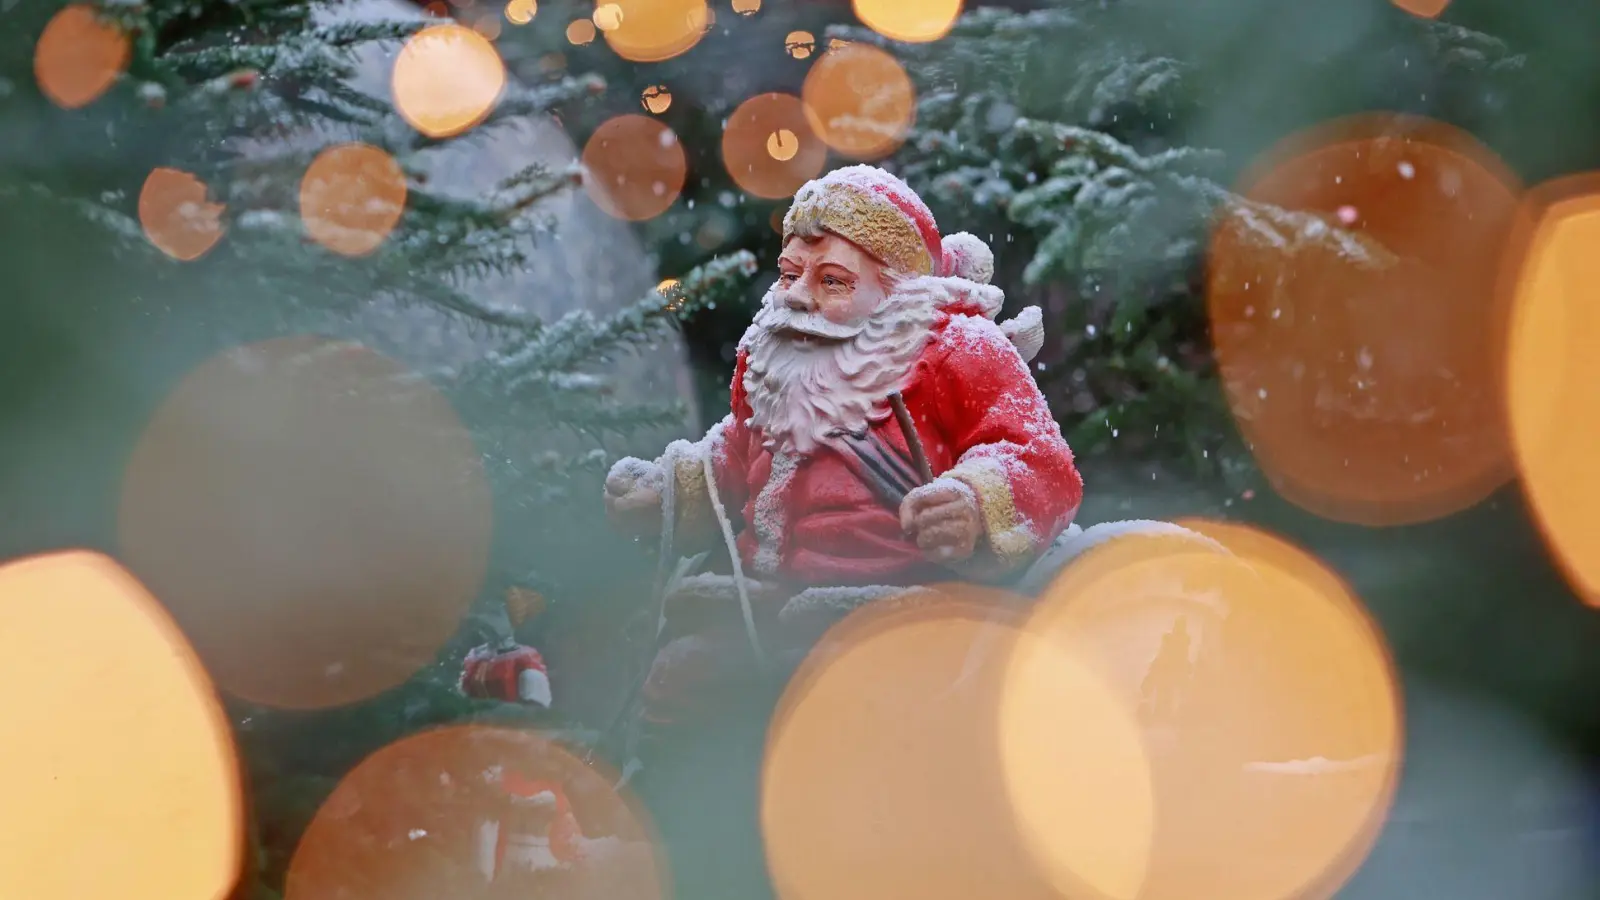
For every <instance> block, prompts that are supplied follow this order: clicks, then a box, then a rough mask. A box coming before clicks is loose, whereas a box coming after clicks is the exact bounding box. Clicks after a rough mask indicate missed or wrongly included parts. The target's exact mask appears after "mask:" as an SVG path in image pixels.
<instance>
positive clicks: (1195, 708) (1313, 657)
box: [999, 522, 1403, 900]
mask: <svg viewBox="0 0 1600 900" xmlns="http://www.w3.org/2000/svg"><path fill="white" fill-rule="evenodd" d="M1185 524H1188V525H1189V526H1190V528H1192V529H1195V530H1196V531H1198V532H1200V533H1202V534H1205V535H1208V536H1209V537H1211V538H1212V539H1214V540H1215V541H1216V542H1217V543H1218V544H1219V545H1220V546H1221V547H1223V548H1226V550H1227V551H1228V552H1218V550H1217V548H1216V546H1206V545H1203V544H1201V543H1199V542H1198V541H1196V540H1194V539H1193V538H1189V539H1184V538H1181V537H1177V536H1174V537H1150V536H1127V537H1124V538H1120V539H1116V540H1113V541H1111V542H1109V543H1106V544H1103V545H1100V546H1099V547H1096V548H1094V549H1092V550H1090V551H1089V552H1088V553H1087V554H1085V555H1084V556H1082V557H1080V558H1079V559H1078V560H1077V561H1075V562H1074V563H1073V564H1072V565H1071V566H1069V567H1068V568H1067V569H1066V570H1065V571H1064V572H1062V573H1061V575H1060V576H1059V577H1058V579H1057V580H1056V582H1055V583H1054V584H1052V585H1051V586H1050V587H1049V588H1048V589H1047V591H1046V592H1045V594H1044V595H1043V596H1042V597H1041V598H1040V600H1039V602H1038V604H1037V605H1036V606H1035V608H1034V611H1033V612H1032V613H1031V615H1030V617H1029V619H1028V621H1027V622H1026V623H1025V625H1024V626H1023V627H1024V629H1025V631H1026V632H1027V633H1028V635H1029V637H1030V638H1031V639H1032V640H1029V641H1024V642H1021V643H1019V644H1018V650H1017V652H1015V653H1014V654H1013V656H1012V660H1011V663H1010V666H1009V669H1008V671H1007V674H1006V680H1005V688H1004V691H1003V695H1002V696H1003V700H1002V703H1001V708H1000V717H999V721H1000V728H1001V731H1002V748H1003V749H1004V751H1005V754H1004V759H1005V761H1006V775H1007V779H1006V784H1007V787H1008V789H1009V792H1010V797H1011V799H1012V802H1013V803H1014V804H1015V805H1016V808H1017V810H1018V813H1019V820H1020V822H1021V823H1022V826H1023V830H1024V834H1025V835H1026V836H1027V837H1028V838H1029V845H1030V846H1031V847H1032V848H1033V850H1034V853H1035V856H1036V858H1037V859H1039V861H1040V862H1041V863H1042V864H1043V866H1044V868H1045V869H1046V870H1047V871H1049V872H1050V873H1051V874H1052V875H1053V876H1054V877H1055V883H1056V884H1057V886H1058V887H1060V888H1061V889H1062V890H1063V891H1065V892H1066V893H1067V895H1068V896H1079V895H1080V894H1082V890H1081V887H1077V888H1075V887H1074V885H1082V884H1087V885H1088V887H1089V888H1091V889H1092V893H1088V894H1085V896H1102V897H1119V898H1129V900H1131V898H1133V897H1135V896H1137V897H1138V898H1139V900H1190V898H1194V897H1230V898H1236V900H1297V898H1301V897H1310V896H1318V897H1326V896H1331V895H1332V894H1334V893H1335V892H1336V891H1337V889H1338V887H1339V886H1340V885H1341V884H1342V883H1343V882H1344V880H1345V879H1347V878H1348V877H1349V876H1350V874H1351V873H1352V872H1353V871H1354V869H1355V867H1356V865H1357V864H1358V863H1359V862H1360V860H1361V859H1362V858H1364V856H1365V855H1366V853H1367V852H1368V850H1369V849H1370V848H1371V846H1372V844H1373V842H1374V840H1375V839H1376V836H1377V833H1378V831H1379V830H1380V829H1381V827H1382V823H1383V821H1384V818H1385V816H1386V814H1387V811H1388V809H1389V805H1390V803H1391V801H1392V798H1393V794H1394V790H1395V787H1396V784H1397V773H1398V771H1399V766H1400V762H1401V756H1402V735H1403V729H1402V724H1401V712H1400V700H1399V692H1398V685H1397V680H1396V676H1395V673H1394V670H1393V666H1392V664H1391V662H1390V659H1389V656H1388V652H1387V648H1386V647H1385V646H1384V644H1383V642H1382V639H1381V636H1380V634H1379V632H1378V631H1377V629H1376V628H1375V627H1374V625H1373V624H1372V622H1371V621H1370V619H1369V618H1368V616H1367V615H1366V613H1365V611H1364V609H1363V608H1362V607H1361V605H1360V604H1359V602H1358V601H1357V600H1356V599H1355V598H1354V597H1353V596H1352V595H1351V594H1350V593H1349V591H1348V590H1347V589H1346V588H1345V586H1344V585H1343V584H1342V582H1340V581H1339V579H1338V578H1337V577H1335V576H1334V575H1332V574H1331V573H1330V572H1328V571H1327V570H1326V569H1325V568H1324V567H1323V566H1322V565H1321V564H1320V563H1319V562H1318V561H1317V560H1315V559H1314V558H1313V557H1311V556H1310V555H1309V554H1306V553H1305V552H1303V551H1301V550H1298V549H1297V548H1294V547H1291V546H1289V545H1288V544H1285V543H1284V542H1282V541H1280V540H1278V539H1276V538H1274V537H1272V536H1270V535H1267V534H1264V533H1261V532H1257V531H1254V530H1251V529H1248V528H1245V527H1243V526H1237V525H1225V524H1221V523H1212V522H1191V523H1185ZM1069 661H1070V662H1071V663H1075V664H1076V665H1078V666H1081V667H1083V668H1084V669H1085V670H1087V671H1088V672H1089V673H1092V674H1093V675H1094V676H1095V677H1096V678H1098V679H1100V680H1101V681H1102V683H1103V684H1104V685H1105V686H1106V689H1107V690H1108V691H1109V692H1110V695H1111V697H1112V700H1113V702H1114V703H1115V704H1116V705H1117V707H1118V708H1119V709H1121V710H1122V711H1123V712H1124V714H1125V715H1126V716H1127V717H1128V718H1129V719H1130V720H1132V721H1136V722H1137V723H1138V729H1139V733H1140V735H1141V744H1142V746H1143V748H1144V751H1145V754H1146V756H1145V761H1146V764H1147V765H1148V771H1149V778H1150V781H1149V790H1150V791H1151V792H1152V796H1153V804H1154V805H1153V809H1154V820H1153V821H1154V823H1155V825H1154V831H1153V832H1147V831H1142V830H1141V829H1140V827H1138V826H1139V824H1140V823H1148V822H1149V821H1150V820H1149V819H1146V818H1143V815H1142V814H1137V815H1136V813H1137V811H1138V810H1139V809H1141V808H1143V806H1144V805H1145V804H1147V803H1149V802H1151V801H1150V799H1149V798H1146V797H1145V795H1144V793H1143V792H1144V790H1145V789H1146V787H1145V784H1144V783H1143V782H1142V781H1140V780H1139V777H1138V774H1137V771H1136V770H1135V769H1133V768H1130V766H1131V765H1132V759H1131V757H1128V756H1127V755H1126V754H1124V755H1123V756H1122V757H1120V758H1112V757H1110V752H1109V751H1104V752H1105V754H1106V756H1107V758H1106V759H1104V760H1103V761H1101V762H1100V763H1099V764H1098V765H1097V766H1096V767H1095V768H1097V769H1103V770H1105V771H1108V772H1111V773H1114V774H1115V775H1116V781H1115V782H1113V783H1111V784H1103V783H1102V784H1096V783H1093V782H1091V781H1090V779H1091V778H1092V777H1093V772H1085V773H1081V774H1080V777H1081V778H1083V780H1084V781H1085V782H1087V783H1088V784H1087V786H1083V787H1081V788H1080V789H1081V790H1083V791H1085V792H1086V794H1087V796H1090V797H1093V798H1094V799H1095V809H1098V810H1101V812H1099V813H1098V815H1090V814H1088V813H1087V812H1086V811H1084V810H1081V809H1079V808H1077V806H1076V804H1074V803H1070V802H1066V801H1064V800H1063V801H1061V802H1052V801H1051V794H1050V791H1048V790H1042V789H1041V786H1056V785H1060V784H1062V781H1063V779H1065V778H1067V777H1068V776H1069V775H1070V774H1072V773H1067V772H1056V771H1053V770H1052V769H1051V767H1050V765H1049V762H1050V748H1051V747H1052V746H1053V745H1055V746H1058V745H1070V744H1071V743H1072V742H1073V737H1072V720H1071V719H1070V718H1061V719H1057V720H1054V721H1048V720H1049V719H1050V717H1049V716H1048V715H1047V714H1045V713H1044V712H1042V710H1045V709H1048V708H1050V705H1051V704H1050V702H1049V698H1050V697H1051V696H1052V692H1056V691H1061V690H1065V685H1068V684H1071V683H1073V682H1072V681H1071V680H1070V679H1068V676H1069V675H1070V674H1071V671H1072V670H1071V669H1070V668H1069V667H1068V662H1069ZM1108 721H1109V720H1108ZM1084 752H1087V751H1084ZM1117 785H1120V787H1119V788H1117V789H1119V790H1121V791H1123V792H1124V793H1126V795H1127V802H1128V803H1129V804H1135V806H1134V809H1133V810H1128V809H1123V808H1121V807H1119V806H1118V804H1117V802H1116V798H1115V797H1114V796H1112V795H1111V794H1110V793H1109V792H1111V791H1112V790H1113V787H1115V786H1117ZM1130 817H1131V818H1130Z"/></svg>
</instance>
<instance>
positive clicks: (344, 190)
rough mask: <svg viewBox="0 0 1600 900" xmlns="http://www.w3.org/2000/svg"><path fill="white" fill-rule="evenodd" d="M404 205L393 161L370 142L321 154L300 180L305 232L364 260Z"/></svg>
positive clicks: (401, 174) (402, 177) (343, 253)
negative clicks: (363, 257)
mask: <svg viewBox="0 0 1600 900" xmlns="http://www.w3.org/2000/svg"><path fill="white" fill-rule="evenodd" d="M405 207H406V177H405V173H404V172H402V171H401V170H400V164H399V163H397V162H395V160H394V157H392V156H390V155H389V154H388V153H386V152H384V151H383V150H380V149H378V148H377V147H374V146H371V145H370V144H361V143H349V144H338V145H336V146H333V147H329V148H327V149H325V150H323V151H322V152H320V153H318V154H317V157H316V159H314V160H312V161H311V165H310V166H308V167H307V168H306V174H305V177H303V178H302V179H301V180H300V219H301V221H302V222H304V223H305V227H306V233H307V234H309V235H310V236H311V239H312V240H314V241H316V242H317V243H319V244H321V245H322V246H324V247H327V248H328V249H329V250H332V251H333V252H335V253H338V254H340V255H341V256H365V255H367V254H368V253H371V252H372V251H374V250H376V249H378V247H379V246H381V245H382V244H383V241H384V239H385V238H387V237H388V236H389V233H390V232H391V231H393V230H394V227H395V225H396V224H397V223H398V222H399V221H400V216H401V214H402V213H404V212H405Z"/></svg>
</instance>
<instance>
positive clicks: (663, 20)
mask: <svg viewBox="0 0 1600 900" xmlns="http://www.w3.org/2000/svg"><path fill="white" fill-rule="evenodd" d="M606 7H613V8H615V10H616V15H617V17H618V19H617V24H616V26H615V27H613V28H610V29H605V39H606V43H607V44H610V45H611V49H612V50H614V51H616V54H617V55H618V56H620V57H622V58H623V59H626V60H628V61H630V62H639V63H649V62H662V61H664V60H668V59H671V58H673V57H674V56H677V55H679V54H681V53H683V52H685V51H687V50H688V49H689V48H691V47H693V46H694V45H695V44H698V43H699V42H700V38H701V37H702V36H704V35H705V33H706V31H707V30H708V29H709V28H710V27H711V9H710V7H708V6H706V3H705V0H615V2H611V3H606V4H604V5H603V6H602V7H601V8H602V9H604V8H606ZM596 12H597V14H598V10H596ZM596 24H600V22H599V19H598V18H597V19H596Z"/></svg>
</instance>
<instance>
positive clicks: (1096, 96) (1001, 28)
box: [830, 0, 1521, 476]
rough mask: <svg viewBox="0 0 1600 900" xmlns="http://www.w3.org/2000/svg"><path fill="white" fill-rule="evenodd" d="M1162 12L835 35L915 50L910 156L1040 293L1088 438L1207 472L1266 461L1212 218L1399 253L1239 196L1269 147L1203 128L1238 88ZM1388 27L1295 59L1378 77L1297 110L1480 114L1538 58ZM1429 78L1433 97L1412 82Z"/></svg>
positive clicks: (1085, 450)
mask: <svg viewBox="0 0 1600 900" xmlns="http://www.w3.org/2000/svg"><path fill="white" fill-rule="evenodd" d="M1150 15H1152V14H1151V13H1149V12H1148V11H1147V10H1146V9H1144V8H1142V7H1141V6H1140V5H1137V4H1130V3H1118V2H1101V0H1081V2H1062V3H1056V4H1051V5H1050V6H1048V7H1047V8H1043V9H1036V10H1032V11H1022V12H1019V11H1011V10H1002V9H993V8H982V9H977V10H974V11H972V12H970V13H968V14H967V15H965V16H963V17H962V18H961V19H960V20H959V22H958V23H957V24H956V26H955V28H954V29H953V30H952V31H951V33H950V34H949V35H948V36H947V37H945V38H944V39H942V40H940V41H938V42H935V43H931V44H920V45H899V44H894V43H892V42H889V41H886V40H884V39H883V38H881V37H880V36H878V35H876V34H874V33H872V32H870V31H866V30H864V29H860V28H842V29H838V30H837V31H836V32H830V34H834V33H837V35H838V36H840V37H843V38H846V39H849V40H859V41H866V42H871V43H875V44H878V45H880V46H884V47H886V48H890V49H892V50H893V51H894V52H895V53H897V54H898V55H899V56H900V57H901V59H902V60H903V61H904V63H905V65H906V68H907V71H908V72H909V74H910V75H911V77H912V80H913V82H914V83H915V85H916V87H917V90H918V98H919V102H918V106H917V117H916V125H915V127H914V129H913V131H912V133H911V135H910V137H909V139H908V141H907V144H906V146H905V147H904V148H902V150H901V151H900V152H899V153H897V154H896V156H895V158H894V161H893V164H894V166H895V167H896V168H897V170H898V171H899V172H900V174H901V175H902V176H903V177H905V178H906V179H907V181H909V182H910V183H911V185H912V186H913V187H915V188H917V189H918V190H919V191H921V192H922V194H923V196H924V198H925V199H927V200H928V202H929V203H930V205H931V206H932V207H933V209H934V212H935V214H936V215H937V216H938V217H939V219H940V222H941V223H942V224H945V226H946V227H947V228H960V229H964V230H969V231H972V232H974V233H976V234H978V235H979V236H980V237H984V238H986V239H987V240H989V241H990V242H991V243H992V244H993V245H994V248H995V253H996V263H997V267H998V274H997V275H996V282H997V283H999V284H1001V285H1003V286H1004V287H1006V288H1007V290H1008V294H1009V296H1010V298H1011V302H1012V303H1013V304H1015V305H1023V304H1030V303H1038V304H1040V305H1041V306H1043V307H1044V309H1045V315H1046V341H1047V342H1046V347H1045V350H1044V352H1043V353H1041V355H1040V359H1039V371H1038V378H1039V381H1040V384H1041V387H1043V388H1044V390H1045V392H1046V394H1047V396H1049V397H1050V399H1051V400H1052V405H1053V407H1054V409H1055V412H1056V415H1057V416H1058V417H1059V418H1061V419H1062V420H1063V424H1064V427H1065V428H1066V430H1067V437H1068V440H1069V442H1070V443H1071V444H1072V446H1073V447H1074V448H1075V450H1076V451H1077V452H1078V453H1079V454H1080V455H1091V454H1095V453H1097V452H1100V451H1105V450H1110V449H1113V448H1114V449H1115V451H1116V452H1117V453H1118V454H1119V456H1123V457H1126V455H1128V454H1130V453H1131V454H1138V455H1144V456H1155V457H1157V458H1171V457H1173V456H1175V455H1176V456H1178V457H1180V458H1184V459H1186V460H1187V461H1188V466H1189V467H1190V468H1191V469H1193V470H1198V471H1200V472H1207V473H1217V472H1219V471H1220V472H1223V473H1224V474H1228V475H1230V476H1243V475H1244V474H1245V473H1246V472H1247V470H1248V468H1249V462H1248V458H1247V455H1246V454H1245V453H1243V452H1242V448H1240V447H1239V445H1238V443H1237V441H1236V440H1235V439H1234V437H1233V429H1232V426H1231V424H1230V422H1229V420H1228V413H1227V408H1226V406H1225V403H1224V401H1223V398H1222V396H1221V394H1220V392H1219V391H1218V390H1217V387H1216V383H1215V378H1214V371H1213V367H1212V361H1211V359H1210V356H1209V348H1208V345H1207V335H1206V323H1205V309H1204V303H1203V299H1202V284H1201V278H1202V259H1203V256H1204V252H1205V249H1206V244H1207V239H1208V230H1209V227H1210V226H1211V225H1212V224H1213V223H1214V222H1217V221H1234V222H1236V223H1238V222H1244V223H1247V227H1245V228H1244V229H1243V233H1244V234H1247V235H1248V236H1249V239H1250V240H1253V241H1256V242H1259V243H1261V244H1262V245H1263V246H1273V247H1288V248H1291V252H1296V253H1298V252H1314V253H1331V254H1334V255H1335V256H1337V257H1338V258H1340V259H1342V260H1344V261H1345V262H1346V263H1347V264H1349V265H1353V266H1364V267H1371V266H1384V265H1388V264H1389V261H1390V255H1389V254H1388V252H1387V251H1386V250H1385V249H1384V248H1383V247H1381V246H1379V245H1377V244H1376V243H1375V242H1373V241H1372V240H1371V239H1370V238H1368V237H1366V236H1363V235H1360V234H1356V233H1351V232H1349V231H1346V230H1344V229H1342V228H1341V227H1340V226H1339V223H1337V222H1333V221H1324V220H1322V219H1319V217H1316V216H1313V215H1310V214H1307V213H1297V212H1292V211H1288V210H1282V209H1276V208H1271V207H1266V206H1262V205H1260V204H1254V203H1250V202H1247V201H1245V200H1243V199H1242V198H1240V197H1237V196H1235V195H1233V194H1232V193H1230V191H1229V190H1228V183H1229V179H1230V178H1231V176H1232V175H1234V174H1235V173H1237V171H1238V170H1239V168H1240V167H1241V165H1242V162H1244V161H1247V160H1240V159H1238V158H1237V157H1238V156H1240V155H1242V154H1243V153H1245V152H1251V151H1253V150H1259V149H1260V148H1259V147H1256V148H1250V147H1239V146H1234V147H1230V148H1228V152H1224V150H1222V149H1211V148H1206V147H1203V146H1195V145H1194V144H1193V137H1194V132H1195V131H1197V130H1200V129H1198V128H1197V127H1196V126H1197V125H1199V124H1204V120H1206V119H1207V117H1213V116H1215V115H1216V114H1215V113H1214V112H1213V110H1215V109H1217V108H1227V107H1229V105H1230V104H1229V102H1228V97H1227V95H1226V94H1225V93H1223V92H1222V90H1220V89H1219V88H1220V86H1223V85H1226V84H1227V73H1226V72H1225V71H1219V70H1221V69H1225V67H1226V63H1219V62H1217V61H1216V60H1215V59H1212V58H1208V57H1202V58H1205V59H1206V60H1207V61H1206V62H1205V63H1204V64H1201V63H1196V62H1191V61H1190V60H1191V59H1193V58H1195V57H1196V56H1198V54H1196V53H1194V52H1193V50H1192V48H1190V47H1186V46H1185V36H1176V37H1175V36H1174V35H1172V34H1171V33H1170V32H1169V31H1167V30H1166V29H1165V28H1163V27H1161V26H1160V23H1155V24H1152V22H1151V21H1150V20H1149V17H1150ZM1374 30H1375V32H1377V35H1376V36H1377V37H1379V38H1381V41H1379V42H1376V43H1374V42H1367V43H1364V44H1362V45H1361V46H1359V47H1356V48H1352V49H1350V50H1349V51H1348V52H1347V53H1345V54H1344V55H1343V56H1341V57H1334V58H1327V59H1322V60H1318V61H1317V63H1316V65H1315V67H1314V68H1315V74H1314V75H1310V74H1305V73H1300V74H1299V75H1298V77H1303V78H1306V79H1307V80H1308V81H1310V80H1313V79H1315V78H1321V79H1322V80H1323V81H1327V80H1331V78H1332V74H1333V73H1335V72H1340V71H1352V72H1361V73H1370V74H1364V81H1363V82H1362V83H1361V84H1360V85H1358V86H1357V87H1356V88H1353V89H1350V90H1348V91H1344V92H1341V90H1339V89H1334V90H1331V91H1329V90H1325V91H1322V92H1321V93H1320V94H1318V95H1317V96H1316V97H1315V98H1314V99H1313V100H1309V101H1308V102H1306V103H1302V104H1296V105H1294V109H1295V112H1296V114H1299V115H1307V114H1309V115H1310V118H1309V119H1307V120H1306V121H1305V122H1296V123H1294V124H1293V125H1286V126H1285V127H1298V126H1299V125H1303V124H1309V123H1310V122H1314V121H1317V119H1318V116H1319V115H1320V116H1323V117H1326V116H1330V115H1337V114H1341V113H1348V112H1351V111H1354V110H1359V109H1362V108H1365V107H1370V106H1378V107H1380V108H1381V107H1384V106H1387V107H1388V108H1391V109H1395V110H1397V111H1416V112H1426V113H1429V114H1432V115H1435V116H1438V117H1441V118H1445V119H1447V120H1452V121H1459V120H1462V119H1469V120H1470V119H1471V117H1472V116H1473V114H1477V116H1478V117H1479V118H1482V117H1483V113H1485V112H1487V111H1491V110H1492V109H1494V108H1495V107H1496V106H1497V105H1499V104H1502V103H1503V102H1504V97H1503V91H1501V92H1499V93H1496V92H1495V91H1494V88H1495V86H1496V84H1497V83H1498V82H1499V81H1501V80H1503V76H1504V75H1505V74H1506V73H1507V72H1508V71H1514V70H1515V69H1516V68H1517V67H1518V66H1519V65H1520V63H1521V59H1520V57H1515V56H1512V55H1511V54H1510V53H1509V52H1508V51H1507V49H1506V47H1505V46H1504V45H1503V44H1502V43H1501V42H1499V41H1496V40H1494V39H1493V38H1490V37H1487V36H1485V35H1481V34H1478V33H1476V32H1472V31H1469V30H1467V29H1463V28H1460V27H1457V26H1451V25H1446V24H1442V23H1436V22H1425V21H1418V20H1413V19H1409V18H1407V17H1403V16H1399V15H1396V16H1394V17H1391V18H1387V19H1385V20H1384V21H1383V23H1382V27H1380V28H1375V29H1374ZM1186 50H1188V52H1185V51H1186ZM1357 60H1359V62H1360V63H1361V64H1359V65H1357V64H1355V63H1356V62H1357ZM1375 61H1376V62H1377V63H1378V65H1374V64H1373V63H1374V62H1375ZM1380 87H1381V91H1380V89H1379V88H1380ZM1429 87H1433V88H1435V90H1434V93H1433V100H1432V101H1431V102H1428V103H1423V104H1418V103H1417V102H1415V101H1410V102H1408V101H1407V100H1406V98H1414V97H1417V96H1421V97H1424V98H1425V97H1427V96H1428V90H1429ZM1385 101H1387V102H1385ZM1419 105H1420V106H1421V107H1422V108H1417V107H1419ZM1324 225H1325V226H1327V227H1325V228H1324V227H1320V226H1324Z"/></svg>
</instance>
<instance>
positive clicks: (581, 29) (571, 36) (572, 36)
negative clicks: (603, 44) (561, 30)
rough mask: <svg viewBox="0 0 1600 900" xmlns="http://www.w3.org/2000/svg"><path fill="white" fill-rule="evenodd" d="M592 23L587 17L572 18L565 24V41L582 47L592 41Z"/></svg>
mask: <svg viewBox="0 0 1600 900" xmlns="http://www.w3.org/2000/svg"><path fill="white" fill-rule="evenodd" d="M594 34H595V32H594V23H593V22H591V21H590V20H588V19H573V20H572V21H571V22H570V23H569V24H568V25H567V43H569V44H572V45H573V46H575V47H582V46H584V45H586V44H591V43H593V42H594Z"/></svg>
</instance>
